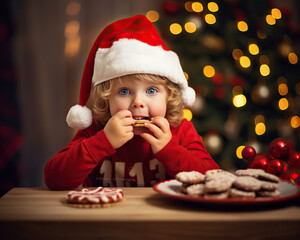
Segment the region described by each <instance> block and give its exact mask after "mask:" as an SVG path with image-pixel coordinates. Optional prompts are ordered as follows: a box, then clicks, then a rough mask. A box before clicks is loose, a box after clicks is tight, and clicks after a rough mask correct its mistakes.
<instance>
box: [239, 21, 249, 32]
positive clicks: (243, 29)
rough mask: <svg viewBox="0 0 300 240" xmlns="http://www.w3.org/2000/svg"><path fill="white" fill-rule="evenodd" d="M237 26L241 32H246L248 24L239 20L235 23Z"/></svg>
mask: <svg viewBox="0 0 300 240" xmlns="http://www.w3.org/2000/svg"><path fill="white" fill-rule="evenodd" d="M237 28H238V30H240V31H241V32H246V31H248V24H247V23H246V22H245V21H239V22H238V23H237Z"/></svg>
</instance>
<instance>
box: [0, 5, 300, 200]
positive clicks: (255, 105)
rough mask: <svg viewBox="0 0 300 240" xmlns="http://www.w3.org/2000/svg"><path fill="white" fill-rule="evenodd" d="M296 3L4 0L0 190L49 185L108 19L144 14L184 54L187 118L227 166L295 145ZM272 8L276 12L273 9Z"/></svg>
mask: <svg viewBox="0 0 300 240" xmlns="http://www.w3.org/2000/svg"><path fill="white" fill-rule="evenodd" d="M299 6H300V4H299V2H298V1H296V0H285V1H283V0H273V1H272V0H270V1H266V0H253V1H243V0H224V1H204V0H203V1H183V0H177V1H176V0H171V1H170V0H169V1H165V0H157V1H153V0H107V1H105V0H12V1H1V9H0V12H1V18H0V44H1V45H0V48H1V50H0V61H1V65H0V79H1V81H0V84H1V90H0V91H1V92H0V98H1V104H0V106H1V107H0V144H1V145H0V196H1V195H3V194H4V193H5V192H7V191H8V190H10V189H11V188H13V187H22V186H24V187H39V186H44V178H43V172H44V166H45V164H46V162H47V161H48V159H50V158H51V157H52V156H53V155H54V154H56V153H57V152H58V151H59V150H60V149H61V148H62V147H64V146H65V145H67V144H68V142H69V141H70V140H71V139H72V137H73V136H74V134H75V132H74V131H72V130H71V129H70V128H69V127H68V126H67V124H66V122H65V117H66V114H67V112H68V110H69V108H70V107H71V106H73V105H74V104H76V103H77V102H78V96H79V87H80V80H81V75H82V70H83V67H84V64H85V61H86V58H87V55H88V52H89V50H90V47H91V46H92V44H93V41H94V40H95V39H96V37H97V36H98V34H99V33H100V32H101V30H102V29H103V28H104V27H105V26H106V25H107V24H109V23H111V22H112V21H115V20H117V19H120V18H125V17H130V16H133V15H135V14H144V15H146V14H147V17H148V18H149V19H150V20H151V21H153V22H154V24H155V26H156V27H157V29H158V30H159V32H160V34H161V36H162V38H163V39H164V41H165V42H166V44H167V45H168V46H169V48H171V49H172V50H174V51H175V52H177V53H178V55H179V57H180V59H181V62H182V65H183V69H184V71H185V72H186V75H187V77H188V80H189V82H190V85H192V86H193V87H194V88H195V90H196V92H197V100H196V103H195V105H194V106H193V108H192V109H191V111H189V110H186V111H185V116H186V118H189V119H191V120H192V121H193V123H194V125H195V127H196V129H197V131H198V132H199V134H200V135H201V136H202V137H203V140H204V143H205V145H206V147H207V150H208V151H209V152H210V154H211V155H212V156H213V158H214V159H215V160H216V161H217V162H218V164H219V165H220V166H221V167H222V168H224V169H226V170H231V169H236V168H243V167H246V163H245V161H244V160H243V159H242V157H241V149H242V148H243V147H244V146H246V145H251V146H253V147H254V148H255V149H256V151H257V152H266V151H267V149H268V145H269V143H270V142H271V141H272V140H273V139H275V138H277V137H282V138H286V139H288V140H289V141H290V143H291V145H292V146H293V147H294V150H295V151H299V136H300V135H299V129H300V127H299V126H300V119H299V115H300V114H299V109H300V85H299V80H298V79H299V62H298V57H299V43H300V42H299V23H300V21H299V14H298V13H299V10H300V7H299ZM274 9H275V10H274Z"/></svg>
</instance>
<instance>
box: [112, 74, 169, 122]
mask: <svg viewBox="0 0 300 240" xmlns="http://www.w3.org/2000/svg"><path fill="white" fill-rule="evenodd" d="M167 98H168V92H167V89H166V86H165V85H163V84H159V83H155V82H150V81H146V80H136V79H134V78H130V77H126V78H123V79H122V81H120V82H118V83H116V84H115V85H114V87H113V89H112V93H111V95H110V97H109V99H108V100H109V107H110V113H111V116H113V115H114V114H116V113H117V112H119V111H120V110H129V111H131V113H132V117H133V118H135V119H138V118H141V117H143V118H144V117H146V118H148V119H149V120H150V119H151V117H158V116H159V117H165V115H166V111H167Z"/></svg>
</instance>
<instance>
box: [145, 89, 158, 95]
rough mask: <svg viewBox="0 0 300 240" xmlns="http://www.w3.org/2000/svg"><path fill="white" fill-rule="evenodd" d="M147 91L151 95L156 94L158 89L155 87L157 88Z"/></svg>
mask: <svg viewBox="0 0 300 240" xmlns="http://www.w3.org/2000/svg"><path fill="white" fill-rule="evenodd" d="M146 92H147V94H149V95H154V94H155V93H157V89H155V88H149V89H148V90H147V91H146Z"/></svg>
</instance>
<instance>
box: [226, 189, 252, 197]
mask: <svg viewBox="0 0 300 240" xmlns="http://www.w3.org/2000/svg"><path fill="white" fill-rule="evenodd" d="M229 196H230V197H231V198H255V192H254V191H252V192H249V191H243V190H240V189H237V188H231V189H230V193H229Z"/></svg>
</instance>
